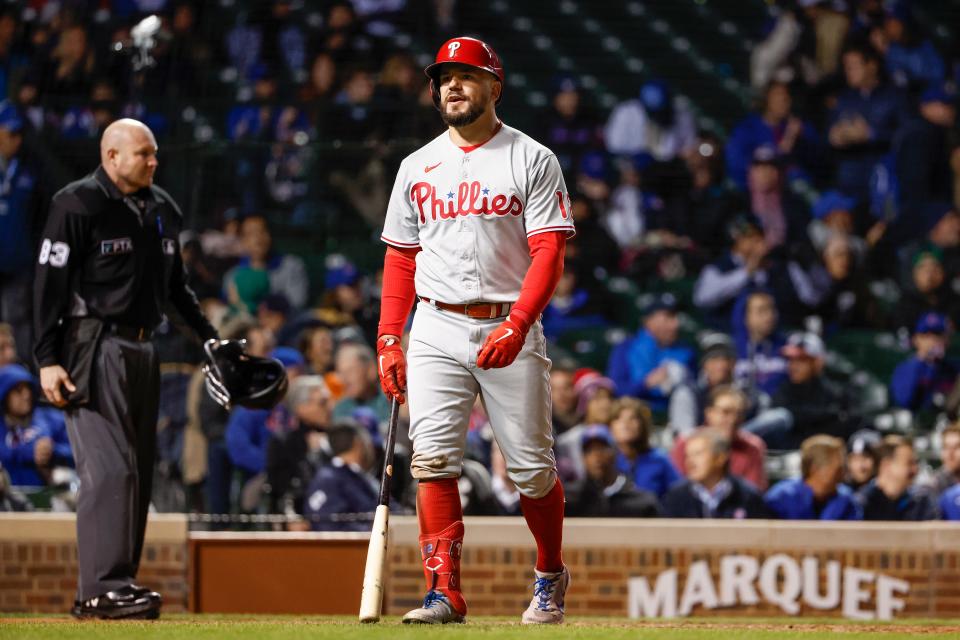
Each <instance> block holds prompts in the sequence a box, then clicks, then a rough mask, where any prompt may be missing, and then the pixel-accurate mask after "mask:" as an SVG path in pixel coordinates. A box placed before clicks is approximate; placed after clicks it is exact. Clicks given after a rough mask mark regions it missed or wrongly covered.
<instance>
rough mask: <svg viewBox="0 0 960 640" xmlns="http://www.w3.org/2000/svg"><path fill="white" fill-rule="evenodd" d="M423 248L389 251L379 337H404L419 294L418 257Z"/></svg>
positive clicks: (385, 266) (378, 328) (381, 303)
mask: <svg viewBox="0 0 960 640" xmlns="http://www.w3.org/2000/svg"><path fill="white" fill-rule="evenodd" d="M419 251H420V247H415V248H411V249H400V248H397V247H387V252H386V254H385V255H384V257H383V290H382V293H381V295H380V324H379V325H378V326H377V336H378V337H379V336H383V335H394V336H401V335H403V328H404V326H405V325H406V324H407V317H408V316H409V315H410V309H412V308H413V301H414V298H416V295H417V291H416V287H415V285H414V275H415V274H416V272H417V253H418V252H419Z"/></svg>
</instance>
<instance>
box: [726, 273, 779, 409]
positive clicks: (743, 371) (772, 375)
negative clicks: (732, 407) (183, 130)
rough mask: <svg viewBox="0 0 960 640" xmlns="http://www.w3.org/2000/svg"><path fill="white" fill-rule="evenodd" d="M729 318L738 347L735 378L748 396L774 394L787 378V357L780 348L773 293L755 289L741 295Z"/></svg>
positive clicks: (777, 318) (777, 317)
mask: <svg viewBox="0 0 960 640" xmlns="http://www.w3.org/2000/svg"><path fill="white" fill-rule="evenodd" d="M732 322H733V339H734V342H735V344H736V349H737V364H736V365H735V366H734V379H735V380H737V382H738V383H740V384H741V385H742V386H743V387H744V388H746V389H747V390H748V391H747V393H748V395H749V396H750V397H751V398H755V397H756V394H757V393H758V392H762V393H765V394H767V395H773V394H774V393H775V392H776V391H777V389H778V388H780V385H781V384H783V382H784V381H785V380H786V379H787V361H786V359H785V358H784V357H783V354H782V352H781V351H782V349H783V346H784V344H785V340H784V337H783V335H782V334H781V333H780V329H779V324H780V315H779V313H778V312H777V303H776V301H775V300H774V298H773V295H772V294H771V293H770V292H768V291H764V290H757V291H752V292H750V293H747V294H746V295H743V296H741V297H740V299H739V300H738V301H737V304H736V306H735V307H734V310H733V317H732Z"/></svg>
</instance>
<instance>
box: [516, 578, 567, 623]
mask: <svg viewBox="0 0 960 640" xmlns="http://www.w3.org/2000/svg"><path fill="white" fill-rule="evenodd" d="M533 572H534V574H536V576H537V579H536V580H535V581H534V583H533V599H532V600H531V601H530V606H529V607H527V610H526V611H524V612H523V617H522V618H521V620H522V621H523V624H560V623H561V622H563V599H564V596H565V595H566V593H567V588H568V587H569V586H570V572H569V571H567V568H566V567H564V568H563V569H561V570H560V571H557V572H556V573H544V572H542V571H537V570H536V569H534V570H533Z"/></svg>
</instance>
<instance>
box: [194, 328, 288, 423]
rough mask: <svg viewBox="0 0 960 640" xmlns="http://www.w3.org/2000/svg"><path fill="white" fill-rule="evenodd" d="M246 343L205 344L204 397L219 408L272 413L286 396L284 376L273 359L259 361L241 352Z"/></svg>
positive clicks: (285, 379)
mask: <svg viewBox="0 0 960 640" xmlns="http://www.w3.org/2000/svg"><path fill="white" fill-rule="evenodd" d="M245 344H246V340H207V341H206V342H205V343H204V345H203V350H204V351H205V352H206V354H207V362H206V363H205V364H204V365H203V373H204V374H205V382H206V386H207V393H209V394H210V397H211V398H213V399H214V400H216V401H217V403H218V404H220V405H222V406H223V407H225V408H227V409H229V408H231V407H234V406H237V405H239V406H241V407H247V408H249V409H272V408H273V407H274V406H276V405H277V403H278V402H280V401H281V400H283V396H284V395H285V394H286V393H287V372H286V371H285V370H284V368H283V364H282V363H281V362H280V361H279V360H276V359H274V358H258V357H256V356H251V355H249V354H248V353H246V352H245V351H244V350H243V347H244V345H245Z"/></svg>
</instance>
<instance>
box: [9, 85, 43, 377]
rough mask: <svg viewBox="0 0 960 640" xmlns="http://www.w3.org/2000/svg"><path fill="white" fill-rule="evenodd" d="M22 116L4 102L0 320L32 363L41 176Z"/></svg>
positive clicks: (20, 350)
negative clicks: (26, 150)
mask: <svg viewBox="0 0 960 640" xmlns="http://www.w3.org/2000/svg"><path fill="white" fill-rule="evenodd" d="M22 130H23V120H22V118H21V117H20V114H19V112H18V110H17V108H16V107H15V106H13V104H12V103H11V102H10V101H9V100H4V101H3V102H0V322H6V323H9V324H10V325H11V326H12V327H13V332H14V337H15V339H16V343H17V346H18V348H19V356H20V359H21V360H23V361H24V362H28V361H30V358H31V356H30V347H31V345H32V344H33V339H32V335H33V334H32V329H31V327H32V320H31V309H32V305H31V300H32V298H33V296H32V293H31V291H32V289H31V287H32V284H33V249H34V247H35V246H36V245H37V244H38V238H37V237H36V236H35V232H36V231H37V225H38V224H39V223H40V219H41V213H42V211H41V206H42V204H41V199H40V182H39V176H38V175H37V173H36V171H35V170H34V168H33V166H32V165H31V163H30V162H29V159H28V158H27V157H26V156H25V155H24V154H23V153H21V147H22V145H23V133H22Z"/></svg>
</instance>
